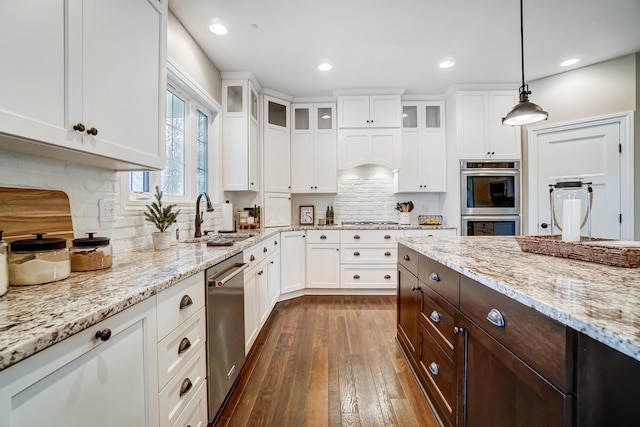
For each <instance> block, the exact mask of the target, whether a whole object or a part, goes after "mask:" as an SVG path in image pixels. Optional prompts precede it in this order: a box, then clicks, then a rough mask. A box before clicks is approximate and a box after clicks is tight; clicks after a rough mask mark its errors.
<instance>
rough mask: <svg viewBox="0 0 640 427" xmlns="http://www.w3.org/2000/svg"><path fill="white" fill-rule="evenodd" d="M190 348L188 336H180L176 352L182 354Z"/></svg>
mask: <svg viewBox="0 0 640 427" xmlns="http://www.w3.org/2000/svg"><path fill="white" fill-rule="evenodd" d="M190 348H191V341H189V338H187V337H184V338H182V340H180V345H179V346H178V354H182V353H184V352H185V351H187V350H189V349H190Z"/></svg>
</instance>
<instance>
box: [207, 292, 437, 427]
mask: <svg viewBox="0 0 640 427" xmlns="http://www.w3.org/2000/svg"><path fill="white" fill-rule="evenodd" d="M395 334H396V297H395V296H305V297H301V298H296V299H292V300H288V301H283V302H280V303H278V304H277V305H276V307H275V308H274V310H273V312H272V314H271V317H270V319H269V322H268V324H267V325H265V327H264V328H263V331H262V333H261V334H260V336H259V337H258V339H257V340H256V343H255V344H254V347H253V349H252V352H251V353H250V355H249V359H248V360H247V362H246V364H245V369H244V370H243V371H242V373H241V376H240V378H239V381H238V385H237V387H236V389H235V390H234V392H233V394H232V395H231V397H230V399H229V402H228V404H227V406H226V408H225V409H224V411H223V412H222V414H221V416H220V419H219V420H218V423H217V424H216V426H217V427H243V426H251V427H258V426H277V427H287V426H295V427H298V426H362V427H368V426H374V427H378V426H398V427H407V426H421V427H425V426H426V427H431V426H434V427H435V426H437V425H438V424H437V422H436V421H435V418H434V416H433V414H432V412H431V410H430V408H429V406H428V405H427V403H426V400H425V398H424V396H423V395H422V392H421V390H420V388H419V386H418V384H417V382H416V380H415V378H414V377H413V375H412V373H411V371H410V368H409V367H408V365H407V362H406V361H405V359H404V358H403V356H402V354H401V353H400V350H399V347H398V344H397V343H396V341H395Z"/></svg>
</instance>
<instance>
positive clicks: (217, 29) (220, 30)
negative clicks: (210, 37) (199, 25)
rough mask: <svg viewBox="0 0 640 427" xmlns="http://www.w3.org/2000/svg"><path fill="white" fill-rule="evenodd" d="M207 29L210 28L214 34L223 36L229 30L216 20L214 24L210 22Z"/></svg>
mask: <svg viewBox="0 0 640 427" xmlns="http://www.w3.org/2000/svg"><path fill="white" fill-rule="evenodd" d="M209 30H211V32H212V33H213V34H216V35H219V36H224V35H225V34H227V33H228V32H229V30H227V27H225V26H224V25H222V24H220V23H218V22H216V23H215V24H211V26H209Z"/></svg>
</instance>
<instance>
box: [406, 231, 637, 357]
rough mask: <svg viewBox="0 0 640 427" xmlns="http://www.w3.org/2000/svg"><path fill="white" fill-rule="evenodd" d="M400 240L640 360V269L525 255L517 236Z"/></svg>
mask: <svg viewBox="0 0 640 427" xmlns="http://www.w3.org/2000/svg"><path fill="white" fill-rule="evenodd" d="M400 243H401V244H404V245H405V246H407V247H409V248H411V249H413V250H415V251H417V252H419V253H421V254H423V255H425V256H427V257H429V258H431V259H433V260H435V261H438V262H440V263H442V264H444V265H446V266H448V267H449V268H451V269H453V270H455V271H457V272H459V273H461V274H463V275H465V276H467V277H469V278H471V279H474V280H476V281H478V282H480V283H482V284H484V285H486V286H488V287H490V288H492V289H494V290H496V291H498V292H500V293H502V294H504V295H507V296H509V297H511V298H513V299H514V300H516V301H519V302H521V303H522V304H524V305H526V306H528V307H531V308H533V309H535V310H537V311H538V312H540V313H542V314H545V315H546V316H548V317H550V318H552V319H555V320H557V321H558V322H560V323H562V324H564V325H566V326H569V327H571V328H573V329H575V330H576V331H579V332H582V333H584V334H585V335H588V336H590V337H591V338H593V339H595V340H597V341H600V342H602V343H604V344H607V345H608V346H610V347H612V348H614V349H616V350H618V351H620V352H622V353H624V354H627V355H629V356H631V357H633V358H635V359H636V360H640V269H628V268H620V267H609V266H605V265H601V264H595V263H587V262H582V261H574V260H568V259H563V258H555V257H551V256H545V255H537V254H531V253H525V252H522V251H521V250H520V247H519V246H518V243H517V242H516V241H515V239H514V238H513V237H430V238H422V237H413V238H404V239H400Z"/></svg>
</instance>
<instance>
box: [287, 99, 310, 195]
mask: <svg viewBox="0 0 640 427" xmlns="http://www.w3.org/2000/svg"><path fill="white" fill-rule="evenodd" d="M312 117H313V105H311V104H300V105H292V106H291V123H292V125H291V126H292V128H291V192H292V193H311V192H313V190H314V186H315V185H316V180H315V173H314V170H315V164H316V158H315V135H314V131H313V124H312V123H311V121H312Z"/></svg>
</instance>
